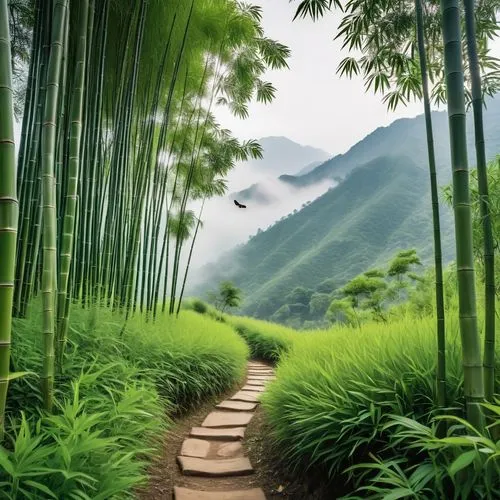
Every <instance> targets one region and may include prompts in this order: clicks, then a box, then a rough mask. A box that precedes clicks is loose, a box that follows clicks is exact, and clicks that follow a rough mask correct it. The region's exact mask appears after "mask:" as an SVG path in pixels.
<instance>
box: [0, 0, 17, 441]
mask: <svg viewBox="0 0 500 500" xmlns="http://www.w3.org/2000/svg"><path fill="white" fill-rule="evenodd" d="M0 113H1V115H2V119H1V120H0V442H2V441H3V434H4V415H5V403H6V398H7V389H8V384H9V378H10V377H9V359H10V336H11V318H12V304H13V296H14V274H15V273H14V266H15V259H16V238H17V223H18V203H17V189H16V156H15V147H14V107H13V91H12V69H11V52H10V33H9V16H8V10H7V0H0Z"/></svg>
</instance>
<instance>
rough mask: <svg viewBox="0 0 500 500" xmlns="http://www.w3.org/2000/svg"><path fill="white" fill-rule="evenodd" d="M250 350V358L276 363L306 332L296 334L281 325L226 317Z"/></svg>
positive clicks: (237, 317) (244, 318) (239, 317)
mask: <svg viewBox="0 0 500 500" xmlns="http://www.w3.org/2000/svg"><path fill="white" fill-rule="evenodd" d="M226 321H227V322H228V323H229V324H230V325H232V326H233V327H234V329H235V330H236V331H237V332H238V333H239V334H240V335H241V337H242V338H243V339H244V340H245V342H246V343H247V344H248V347H249V348H250V353H251V356H252V358H255V359H261V360H264V361H269V362H271V363H276V362H277V361H278V360H279V359H280V358H281V357H282V356H283V355H284V354H285V353H287V352H288V351H289V350H290V349H291V347H292V345H293V343H294V341H295V340H296V339H298V338H300V337H302V336H304V335H307V332H306V331H304V332H298V331H297V330H294V329H292V328H288V327H286V326H283V325H278V324H276V323H271V322H268V321H262V320H258V319H254V318H248V317H241V316H227V317H226Z"/></svg>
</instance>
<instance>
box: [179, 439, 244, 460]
mask: <svg viewBox="0 0 500 500" xmlns="http://www.w3.org/2000/svg"><path fill="white" fill-rule="evenodd" d="M238 444H239V443H238ZM209 452H210V442H209V441H206V440H204V439H193V438H188V439H185V440H184V442H183V443H182V448H181V455H182V456H183V457H196V458H206V457H207V456H208V453H209Z"/></svg>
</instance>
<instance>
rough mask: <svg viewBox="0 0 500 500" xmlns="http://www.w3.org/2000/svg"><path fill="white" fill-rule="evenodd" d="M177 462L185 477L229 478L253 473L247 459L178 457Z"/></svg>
mask: <svg viewBox="0 0 500 500" xmlns="http://www.w3.org/2000/svg"><path fill="white" fill-rule="evenodd" d="M177 461H178V462H179V466H180V468H181V470H182V473H183V474H184V475H185V476H203V477H231V476H246V475H248V474H252V473H253V467H252V464H251V463H250V460H248V458H247V457H238V458H221V459H216V460H209V459H206V458H193V457H182V456H179V457H177Z"/></svg>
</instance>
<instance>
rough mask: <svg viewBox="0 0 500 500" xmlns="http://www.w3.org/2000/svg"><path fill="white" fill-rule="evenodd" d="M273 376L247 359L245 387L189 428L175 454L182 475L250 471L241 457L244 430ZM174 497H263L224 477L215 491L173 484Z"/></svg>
mask: <svg viewBox="0 0 500 500" xmlns="http://www.w3.org/2000/svg"><path fill="white" fill-rule="evenodd" d="M273 378H274V371H273V369H272V368H271V367H269V366H267V365H265V364H263V363H259V362H256V361H251V362H249V363H248V377H247V381H246V383H245V386H244V387H243V388H242V389H241V390H239V391H238V392H237V393H236V394H235V395H234V396H232V397H231V398H229V399H228V400H226V401H222V402H221V403H219V404H218V405H217V406H216V410H214V411H212V412H211V413H209V414H208V415H207V417H206V418H205V420H204V421H203V423H202V424H201V427H193V428H192V429H191V432H190V433H189V437H187V438H186V439H185V440H184V442H183V444H182V448H181V450H180V454H179V456H178V457H177V463H178V464H179V467H180V469H181V471H182V474H183V475H184V476H193V477H205V478H206V477H209V478H220V479H221V480H222V479H224V478H232V477H240V476H246V475H249V474H253V472H254V470H253V467H252V464H251V463H250V460H249V459H248V458H247V457H245V456H244V451H243V446H242V444H241V442H242V441H243V438H244V435H245V429H246V426H247V425H248V423H249V422H250V420H251V419H252V417H253V415H254V414H253V410H255V408H256V407H257V404H258V403H259V395H260V393H262V392H263V391H264V389H265V384H266V383H267V382H269V381H270V380H273ZM174 498H175V500H266V497H265V495H264V492H263V491H262V490H261V489H260V488H252V489H246V490H241V489H236V488H234V489H233V488H231V486H230V483H228V482H227V480H225V481H224V482H223V483H221V487H220V489H218V490H215V491H214V490H211V491H203V490H201V489H199V488H198V489H190V488H185V487H180V486H176V487H174Z"/></svg>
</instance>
